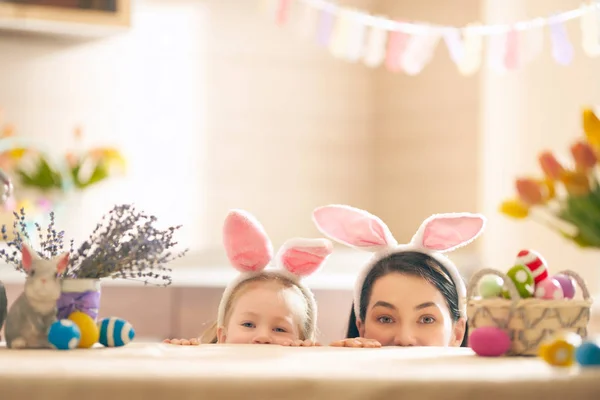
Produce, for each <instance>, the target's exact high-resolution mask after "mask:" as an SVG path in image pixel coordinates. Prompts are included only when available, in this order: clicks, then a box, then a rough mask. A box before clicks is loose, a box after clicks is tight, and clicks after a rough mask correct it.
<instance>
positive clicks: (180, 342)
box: [163, 338, 200, 346]
mask: <svg viewBox="0 0 600 400" xmlns="http://www.w3.org/2000/svg"><path fill="white" fill-rule="evenodd" d="M163 343H168V344H174V345H178V346H198V345H199V344H200V341H199V340H198V339H197V338H193V339H165V340H163Z"/></svg>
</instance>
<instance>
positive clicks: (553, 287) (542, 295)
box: [535, 278, 565, 300]
mask: <svg viewBox="0 0 600 400" xmlns="http://www.w3.org/2000/svg"><path fill="white" fill-rule="evenodd" d="M535 297H536V298H538V299H544V300H562V299H564V298H565V296H564V294H563V291H562V287H561V286H560V283H558V281H557V280H556V279H552V278H547V279H544V280H543V281H541V282H540V283H538V284H537V285H536V286H535Z"/></svg>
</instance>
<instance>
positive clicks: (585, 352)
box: [575, 341, 600, 367]
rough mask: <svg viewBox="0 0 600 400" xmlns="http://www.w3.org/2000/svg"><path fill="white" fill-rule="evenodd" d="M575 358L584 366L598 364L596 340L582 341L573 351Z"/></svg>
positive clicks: (599, 348)
mask: <svg viewBox="0 0 600 400" xmlns="http://www.w3.org/2000/svg"><path fill="white" fill-rule="evenodd" d="M575 359H576V360H577V363H578V364H579V365H581V366H584V367H587V366H600V346H599V345H598V343H596V342H590V341H586V342H583V343H582V344H581V346H579V348H578V349H577V350H576V351H575Z"/></svg>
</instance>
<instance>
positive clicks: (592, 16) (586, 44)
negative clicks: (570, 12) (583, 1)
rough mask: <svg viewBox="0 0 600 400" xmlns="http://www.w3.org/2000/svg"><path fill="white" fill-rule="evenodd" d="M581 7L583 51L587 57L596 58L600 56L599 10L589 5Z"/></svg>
mask: <svg viewBox="0 0 600 400" xmlns="http://www.w3.org/2000/svg"><path fill="white" fill-rule="evenodd" d="M598 4H600V3H598ZM581 7H582V12H583V15H582V16H581V21H580V23H581V41H582V47H583V51H584V52H585V54H586V55H588V56H589V57H597V56H599V55H600V9H599V8H598V7H592V6H589V5H583V6H581Z"/></svg>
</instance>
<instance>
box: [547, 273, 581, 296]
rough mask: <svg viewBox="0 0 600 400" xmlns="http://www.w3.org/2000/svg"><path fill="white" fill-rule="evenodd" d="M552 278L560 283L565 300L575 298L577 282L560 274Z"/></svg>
mask: <svg viewBox="0 0 600 400" xmlns="http://www.w3.org/2000/svg"><path fill="white" fill-rule="evenodd" d="M552 278H554V280H555V281H557V282H558V283H559V285H560V287H561V288H562V291H563V295H564V296H565V299H572V298H573V297H575V292H576V289H575V280H574V279H573V278H572V277H570V276H569V275H564V274H558V275H554V276H553V277H552Z"/></svg>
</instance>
